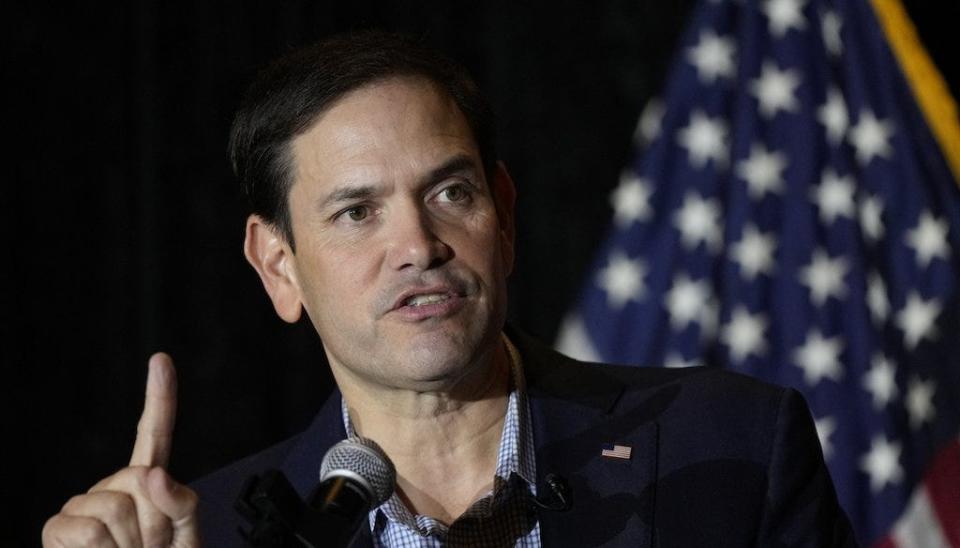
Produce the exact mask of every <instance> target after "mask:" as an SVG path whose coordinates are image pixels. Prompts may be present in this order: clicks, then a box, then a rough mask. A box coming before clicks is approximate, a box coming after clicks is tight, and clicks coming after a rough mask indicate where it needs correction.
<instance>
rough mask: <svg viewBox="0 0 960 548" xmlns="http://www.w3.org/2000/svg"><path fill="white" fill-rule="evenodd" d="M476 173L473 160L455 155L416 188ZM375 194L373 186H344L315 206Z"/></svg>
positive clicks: (430, 173) (363, 198)
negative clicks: (453, 176)
mask: <svg viewBox="0 0 960 548" xmlns="http://www.w3.org/2000/svg"><path fill="white" fill-rule="evenodd" d="M476 171H477V164H476V162H474V161H473V158H471V157H470V156H468V155H467V154H457V155H456V156H453V157H452V158H450V159H449V160H447V161H446V162H444V163H443V164H441V165H440V166H439V167H436V168H434V169H432V170H430V172H429V173H427V174H426V175H425V176H423V177H422V178H421V179H420V180H419V181H418V186H419V187H427V186H430V185H433V184H434V183H437V182H439V181H442V180H443V179H446V178H447V177H450V176H451V175H456V174H458V173H465V172H476ZM377 192H378V187H377V185H374V184H361V185H349V186H344V187H341V188H338V189H336V190H334V191H333V192H331V193H330V194H329V195H328V196H327V197H326V198H323V199H322V200H320V201H319V202H318V204H317V209H318V210H323V209H325V208H327V207H329V206H330V205H331V204H336V203H341V202H350V201H356V200H365V199H368V198H370V197H371V196H374V195H376V193H377Z"/></svg>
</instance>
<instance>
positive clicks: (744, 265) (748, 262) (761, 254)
mask: <svg viewBox="0 0 960 548" xmlns="http://www.w3.org/2000/svg"><path fill="white" fill-rule="evenodd" d="M776 247H777V239H776V237H775V236H774V235H773V233H772V232H771V233H768V234H764V233H762V232H760V231H759V230H757V227H756V226H754V225H752V224H748V225H746V226H745V227H744V229H743V236H742V237H741V238H740V240H739V241H737V242H736V243H734V244H733V245H732V246H730V255H731V257H732V258H733V260H734V261H736V262H737V264H739V265H740V273H741V274H742V275H743V277H744V278H746V279H747V280H750V281H752V280H753V279H754V278H756V277H757V274H761V273H762V274H766V275H768V276H769V275H770V274H772V273H773V266H774V262H773V250H774V249H775V248H776Z"/></svg>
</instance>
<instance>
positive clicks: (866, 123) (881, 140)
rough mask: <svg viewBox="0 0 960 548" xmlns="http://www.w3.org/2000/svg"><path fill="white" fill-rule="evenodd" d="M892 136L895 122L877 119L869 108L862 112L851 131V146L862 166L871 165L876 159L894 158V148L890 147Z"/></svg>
mask: <svg viewBox="0 0 960 548" xmlns="http://www.w3.org/2000/svg"><path fill="white" fill-rule="evenodd" d="M892 136H893V122H890V121H889V120H879V119H877V117H876V116H875V115H874V114H873V111H872V110H870V109H868V108H865V109H863V110H861V111H860V119H859V120H858V121H857V123H856V125H854V126H853V127H852V128H851V129H850V144H851V145H853V147H854V148H856V149H857V161H858V162H860V165H863V166H865V165H867V164H869V163H870V160H872V159H873V158H875V157H880V158H890V157H891V156H893V147H891V146H890V137H892Z"/></svg>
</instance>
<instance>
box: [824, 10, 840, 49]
mask: <svg viewBox="0 0 960 548" xmlns="http://www.w3.org/2000/svg"><path fill="white" fill-rule="evenodd" d="M842 26H843V20H842V19H840V16H839V15H837V12H835V11H833V10H826V11H824V12H823V15H822V16H820V34H821V35H822V37H823V45H824V47H825V48H827V51H828V52H829V53H830V55H833V56H834V57H840V55H841V54H842V53H843V41H842V40H841V37H840V28H841V27H842Z"/></svg>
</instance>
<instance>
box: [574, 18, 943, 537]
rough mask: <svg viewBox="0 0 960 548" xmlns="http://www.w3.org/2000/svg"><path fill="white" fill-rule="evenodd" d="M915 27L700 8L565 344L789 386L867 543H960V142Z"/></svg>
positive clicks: (593, 355) (644, 121)
mask: <svg viewBox="0 0 960 548" xmlns="http://www.w3.org/2000/svg"><path fill="white" fill-rule="evenodd" d="M891 25H892V26H891ZM894 27H896V28H894ZM892 28H893V29H894V30H895V31H896V32H899V33H900V35H899V39H900V40H901V41H900V42H897V40H896V39H892V38H888V37H892V36H893V35H892V34H890V32H891V30H890V29H892ZM911 30H912V27H911V26H910V25H909V21H908V20H907V19H906V18H905V15H904V14H903V13H902V8H900V6H899V4H897V3H896V2H895V1H891V0H874V2H872V3H871V2H869V1H866V0H834V1H824V0H760V1H758V2H754V1H750V0H740V1H730V2H722V1H711V2H704V3H702V4H701V5H700V6H698V8H697V9H696V10H695V11H694V13H693V15H692V19H691V23H690V26H689V28H688V30H687V32H686V33H685V35H684V37H683V38H682V41H681V45H680V48H679V51H678V53H677V56H676V59H675V61H674V64H673V67H672V70H671V72H670V74H669V76H668V79H667V82H666V86H665V91H664V93H663V97H664V99H663V100H653V101H651V102H650V103H649V104H648V106H647V107H646V108H645V111H644V113H643V115H642V116H641V120H640V122H639V124H638V129H637V137H636V148H637V153H636V155H635V160H634V161H633V162H632V163H631V165H629V166H628V167H627V168H626V169H625V170H624V172H623V175H622V178H621V180H620V184H619V186H618V187H617V188H616V190H615V191H614V192H613V194H612V196H611V203H612V206H613V210H614V216H613V223H612V228H611V231H610V234H609V235H608V237H607V240H606V242H605V244H604V245H603V246H602V248H601V249H600V253H599V255H598V256H597V258H596V260H595V263H594V265H593V268H592V271H591V272H590V274H589V276H588V278H587V280H586V283H585V287H584V289H583V292H582V294H581V297H580V300H579V303H578V305H577V308H576V310H575V311H574V312H573V313H572V314H571V315H570V317H569V318H568V319H567V321H566V323H565V325H564V327H563V329H562V332H561V337H560V340H559V342H558V346H559V348H560V349H561V350H562V351H564V352H567V353H569V354H572V355H575V356H577V357H582V358H588V359H597V360H603V361H610V362H618V363H641V364H664V365H666V366H667V367H683V366H688V365H692V364H697V363H706V364H712V365H719V366H723V367H727V368H730V369H733V370H736V371H740V372H743V373H747V374H750V375H753V376H756V377H759V378H762V379H765V380H768V381H772V382H776V383H779V384H783V385H788V386H793V387H795V388H797V389H799V390H800V391H801V392H802V393H803V394H804V396H805V397H806V399H807V401H808V403H809V404H810V407H811V411H812V413H813V415H814V420H815V421H816V426H817V431H818V434H819V437H820V442H821V445H822V447H823V452H824V455H825V457H826V460H827V463H828V465H829V467H830V470H831V474H832V476H833V479H834V482H835V484H836V486H837V491H838V495H839V497H840V500H841V503H842V505H843V506H844V508H845V509H846V511H847V513H848V514H849V516H850V518H851V520H852V522H853V524H854V528H855V530H856V533H857V536H858V539H859V541H860V542H861V543H862V544H863V545H865V546H871V545H873V546H951V545H952V546H955V547H960V302H958V300H960V291H958V283H960V247H958V245H960V190H958V180H957V179H958V176H957V175H958V174H960V155H958V154H957V152H958V151H957V148H956V147H954V148H953V149H950V148H949V147H944V135H947V136H949V135H950V134H951V133H950V132H951V131H953V133H952V135H960V133H958V131H957V123H958V120H957V118H956V111H955V110H953V111H950V109H949V108H947V110H946V112H947V114H948V115H947V116H939V117H936V116H933V117H932V116H930V114H929V113H930V111H925V110H924V103H923V101H922V100H921V101H919V102H918V99H917V97H921V95H922V94H921V95H918V94H917V93H918V89H920V88H918V86H921V85H926V86H931V85H932V86H933V88H929V87H928V88H927V91H930V89H933V90H934V91H937V90H939V91H940V92H942V91H943V89H941V88H937V87H936V84H941V85H942V81H933V80H936V78H937V77H938V76H937V75H936V73H935V71H933V70H929V71H927V73H928V76H929V74H933V80H929V79H928V81H926V82H918V81H917V79H916V78H914V77H912V75H911V72H910V70H911V69H917V67H919V66H920V65H923V66H926V65H924V64H923V63H924V62H927V61H928V59H927V58H926V57H925V54H924V53H923V51H922V48H920V47H919V42H915V41H913V42H912V41H910V40H909V38H910V31H911ZM905 36H906V38H907V39H906V41H904V40H903V39H904V37H905ZM891 40H892V41H891ZM897 48H899V49H897ZM904 48H906V49H904ZM911 48H912V49H911ZM901 55H906V56H908V55H913V57H910V59H913V62H914V63H917V64H918V65H917V66H905V65H903V64H902V63H903V59H907V58H908V57H901ZM908 64H909V63H908ZM901 67H904V68H903V69H902V68H901ZM935 96H936V94H935ZM921 99H922V97H921ZM937 101H939V102H938V103H937V104H939V106H941V107H943V106H945V105H946V106H950V105H952V103H950V98H949V96H948V95H947V94H945V93H940V95H939V98H938V99H937ZM951 116H952V119H951ZM938 131H939V133H938ZM954 144H956V143H954ZM950 150H952V152H949V151H950ZM945 151H948V152H945ZM951 162H953V163H951Z"/></svg>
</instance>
